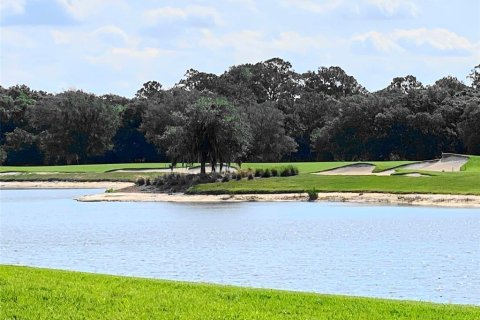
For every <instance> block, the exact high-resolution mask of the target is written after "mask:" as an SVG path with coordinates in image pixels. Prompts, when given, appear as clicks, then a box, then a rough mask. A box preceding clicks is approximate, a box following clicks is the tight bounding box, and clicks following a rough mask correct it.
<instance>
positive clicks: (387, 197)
mask: <svg viewBox="0 0 480 320" xmlns="http://www.w3.org/2000/svg"><path fill="white" fill-rule="evenodd" d="M76 200H78V201H85V202H95V201H147V202H245V201H270V202H271V201H307V200H308V196H307V194H305V193H283V194H244V195H185V194H165V193H122V192H118V193H117V192H116V193H102V194H96V195H88V196H83V197H79V198H77V199H76ZM317 201H332V202H354V203H368V204H400V205H415V206H441V207H469V208H480V196H464V195H445V194H403V195H402V194H389V193H353V192H352V193H350V192H324V193H319V195H318V200H317Z"/></svg>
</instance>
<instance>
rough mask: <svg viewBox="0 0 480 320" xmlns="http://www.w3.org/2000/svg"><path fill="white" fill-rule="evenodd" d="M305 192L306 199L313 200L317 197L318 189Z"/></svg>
mask: <svg viewBox="0 0 480 320" xmlns="http://www.w3.org/2000/svg"><path fill="white" fill-rule="evenodd" d="M307 194H308V201H315V200H317V199H318V191H317V190H316V189H315V188H313V189H311V190H308V191H307Z"/></svg>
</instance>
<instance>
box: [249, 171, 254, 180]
mask: <svg viewBox="0 0 480 320" xmlns="http://www.w3.org/2000/svg"><path fill="white" fill-rule="evenodd" d="M248 180H253V173H251V172H250V173H249V174H248Z"/></svg>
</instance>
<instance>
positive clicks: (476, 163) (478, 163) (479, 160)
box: [462, 156, 480, 172]
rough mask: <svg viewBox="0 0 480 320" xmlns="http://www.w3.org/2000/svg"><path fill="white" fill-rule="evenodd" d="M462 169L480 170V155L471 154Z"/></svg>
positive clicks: (467, 170)
mask: <svg viewBox="0 0 480 320" xmlns="http://www.w3.org/2000/svg"><path fill="white" fill-rule="evenodd" d="M462 171H466V172H480V156H470V159H469V160H468V162H467V163H466V164H465V165H464V166H463V167H462Z"/></svg>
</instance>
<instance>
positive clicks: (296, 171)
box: [290, 166, 298, 176]
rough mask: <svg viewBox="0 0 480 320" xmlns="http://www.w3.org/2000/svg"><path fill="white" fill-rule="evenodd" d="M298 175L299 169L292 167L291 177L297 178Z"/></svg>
mask: <svg viewBox="0 0 480 320" xmlns="http://www.w3.org/2000/svg"><path fill="white" fill-rule="evenodd" d="M297 174H298V168H296V167H294V166H290V175H291V176H296V175H297Z"/></svg>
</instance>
